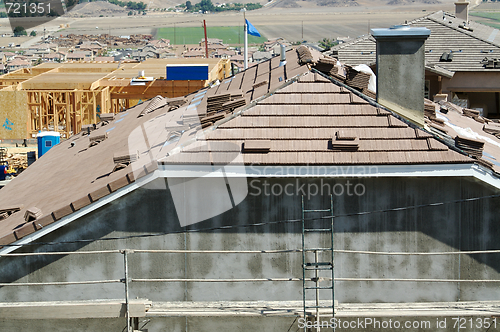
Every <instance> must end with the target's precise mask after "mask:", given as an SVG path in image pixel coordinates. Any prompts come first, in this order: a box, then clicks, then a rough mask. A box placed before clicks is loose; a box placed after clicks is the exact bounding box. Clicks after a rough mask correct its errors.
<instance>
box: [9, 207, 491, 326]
mask: <svg viewBox="0 0 500 332" xmlns="http://www.w3.org/2000/svg"><path fill="white" fill-rule="evenodd" d="M304 210H305V209H304ZM328 221H329V220H328ZM325 232H326V231H325ZM320 233H324V232H320ZM334 251H335V252H336V253H340V254H349V255H387V256H398V255H404V256H408V255H411V256H434V255H464V254H498V253H500V250H484V251H454V252H376V251H356V250H334ZM315 252H317V251H315V249H284V250H189V249H159V250H155V249H147V250H142V249H141V250H138V249H122V250H100V251H67V252H64V251H62V252H36V253H9V254H1V255H0V257H28V256H51V255H56V256H61V255H123V278H121V279H102V280H79V281H50V282H9V283H6V282H0V287H29V286H36V287H43V286H54V285H55V286H72V285H102V284H123V285H124V292H123V298H122V299H119V300H99V299H94V300H87V301H52V302H51V301H48V302H28V303H22V302H17V303H0V319H6V318H8V319H61V318H66V319H77V318H111V317H123V318H125V321H124V324H126V326H127V330H126V331H128V332H132V331H137V330H140V326H139V318H141V317H142V318H152V317H200V316H203V317H209V316H219V317H220V316H233V317H243V316H244V317H263V316H265V317H290V318H295V319H296V318H304V319H306V318H307V317H308V316H309V314H307V313H305V312H306V311H305V307H306V306H311V305H315V306H317V305H318V304H319V306H324V307H325V308H322V309H320V310H319V314H320V315H321V316H322V317H332V318H333V315H334V314H335V317H342V318H346V317H350V318H352V317H417V316H428V317H443V316H444V317H459V316H474V317H497V316H498V315H499V309H498V308H499V307H500V301H477V302H475V301H468V302H439V303H436V302H429V303H358V304H340V305H339V304H335V306H336V309H339V308H341V310H340V313H339V312H332V311H331V308H329V306H328V304H329V303H333V302H332V300H330V299H328V300H321V301H316V299H317V298H316V299H315V300H313V301H306V302H305V303H303V302H302V301H264V302H263V301H217V299H214V301H213V302H195V301H172V302H169V301H164V302H152V301H149V300H147V299H130V297H129V288H130V285H131V284H133V283H141V284H147V283H158V282H160V283H199V282H201V283H254V282H259V283H261V282H270V283H277V282H280V283H282V282H292V283H302V284H303V283H304V282H316V280H315V277H305V278H304V277H297V276H290V277H284V278H283V277H282V278H273V277H268V278H156V279H148V278H136V277H134V276H132V275H131V274H130V269H129V267H130V263H129V262H130V256H132V255H141V254H163V255H171V254H185V255H187V254H207V255H234V254H239V255H246V254H250V255H256V254H259V255H268V254H283V255H290V254H291V255H294V254H298V255H304V254H307V253H309V254H314V253H315ZM323 279H325V280H326V281H330V282H332V285H333V281H337V282H342V281H351V282H352V281H356V282H365V281H384V282H395V281H399V282H425V283H428V282H439V283H500V280H475V279H423V278H422V279H413V278H390V277H387V278H359V277H355V278H349V277H347V278H344V277H336V278H335V279H334V280H333V279H332V278H328V277H324V278H323ZM54 308H57V310H53V309H54ZM314 309H319V308H314ZM304 313H305V314H304ZM296 322H297V320H295V321H294V324H295V323H296ZM292 325H293V324H292ZM311 325H312V326H314V324H311ZM314 329H316V327H307V326H306V327H304V330H305V331H310V332H312V331H313V330H314Z"/></svg>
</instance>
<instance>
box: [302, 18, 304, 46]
mask: <svg viewBox="0 0 500 332" xmlns="http://www.w3.org/2000/svg"><path fill="white" fill-rule="evenodd" d="M301 41H304V21H302V40H301Z"/></svg>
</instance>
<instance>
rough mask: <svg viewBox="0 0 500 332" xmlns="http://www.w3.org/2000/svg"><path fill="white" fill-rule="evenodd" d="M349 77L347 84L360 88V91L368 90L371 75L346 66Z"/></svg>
mask: <svg viewBox="0 0 500 332" xmlns="http://www.w3.org/2000/svg"><path fill="white" fill-rule="evenodd" d="M346 68H347V75H346V79H345V83H346V84H347V85H349V86H352V87H355V88H358V89H360V90H362V89H366V88H368V83H369V81H370V75H369V74H365V73H362V72H360V71H357V70H356V69H354V68H352V67H350V66H346Z"/></svg>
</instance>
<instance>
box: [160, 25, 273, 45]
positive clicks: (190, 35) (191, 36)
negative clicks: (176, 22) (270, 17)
mask: <svg viewBox="0 0 500 332" xmlns="http://www.w3.org/2000/svg"><path fill="white" fill-rule="evenodd" d="M256 28H257V30H258V29H259V28H258V27H256ZM261 35H262V33H261ZM156 38H165V39H170V43H171V44H174V45H186V44H198V43H199V42H200V41H201V40H202V39H203V38H205V36H204V33H203V28H202V27H189V28H177V27H176V28H159V29H158V30H157V32H156ZM207 38H219V39H222V40H223V41H224V43H225V44H243V42H244V39H243V38H244V33H243V26H241V27H237V26H233V27H207ZM266 40H267V39H266V38H264V37H255V36H250V35H249V36H248V43H249V44H262V43H263V42H265V41H266Z"/></svg>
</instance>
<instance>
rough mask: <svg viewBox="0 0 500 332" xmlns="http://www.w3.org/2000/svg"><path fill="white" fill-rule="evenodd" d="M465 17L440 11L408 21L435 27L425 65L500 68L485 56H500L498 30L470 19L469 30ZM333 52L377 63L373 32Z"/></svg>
mask: <svg viewBox="0 0 500 332" xmlns="http://www.w3.org/2000/svg"><path fill="white" fill-rule="evenodd" d="M463 23H464V22H463V20H460V19H458V18H455V16H454V15H451V14H449V13H446V12H443V11H438V12H435V13H433V14H430V15H428V16H425V17H422V18H419V19H416V20H414V21H411V22H408V25H410V26H411V27H425V28H428V29H430V30H431V35H430V37H429V38H428V39H427V40H426V42H425V62H426V63H425V64H426V67H427V68H428V69H432V68H437V69H438V70H442V71H444V73H443V74H445V73H446V72H448V73H450V74H452V73H453V72H456V71H483V70H486V71H498V70H500V68H496V69H494V68H492V69H487V68H485V66H484V63H482V61H483V59H484V58H485V57H488V58H498V57H500V43H499V41H500V36H498V37H497V35H498V34H497V33H496V32H498V30H497V29H494V28H491V27H488V26H485V25H483V24H480V23H476V22H473V21H470V22H469V24H468V25H467V27H469V28H467V29H464V28H460V27H459V26H460V25H462V26H463ZM332 50H333V52H332V51H330V52H329V53H332V54H334V56H337V53H338V57H339V60H340V61H341V62H343V63H346V64H348V65H353V66H354V65H358V64H370V65H371V64H375V60H376V59H375V56H376V42H375V39H374V38H373V37H372V36H371V35H367V36H363V37H360V38H358V39H355V40H353V41H350V42H347V43H343V44H339V45H337V46H335V47H333V48H332ZM450 52H451V53H452V54H453V58H452V59H450V60H449V61H446V59H443V60H444V61H442V60H441V57H442V55H443V53H446V54H448V53H450Z"/></svg>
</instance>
